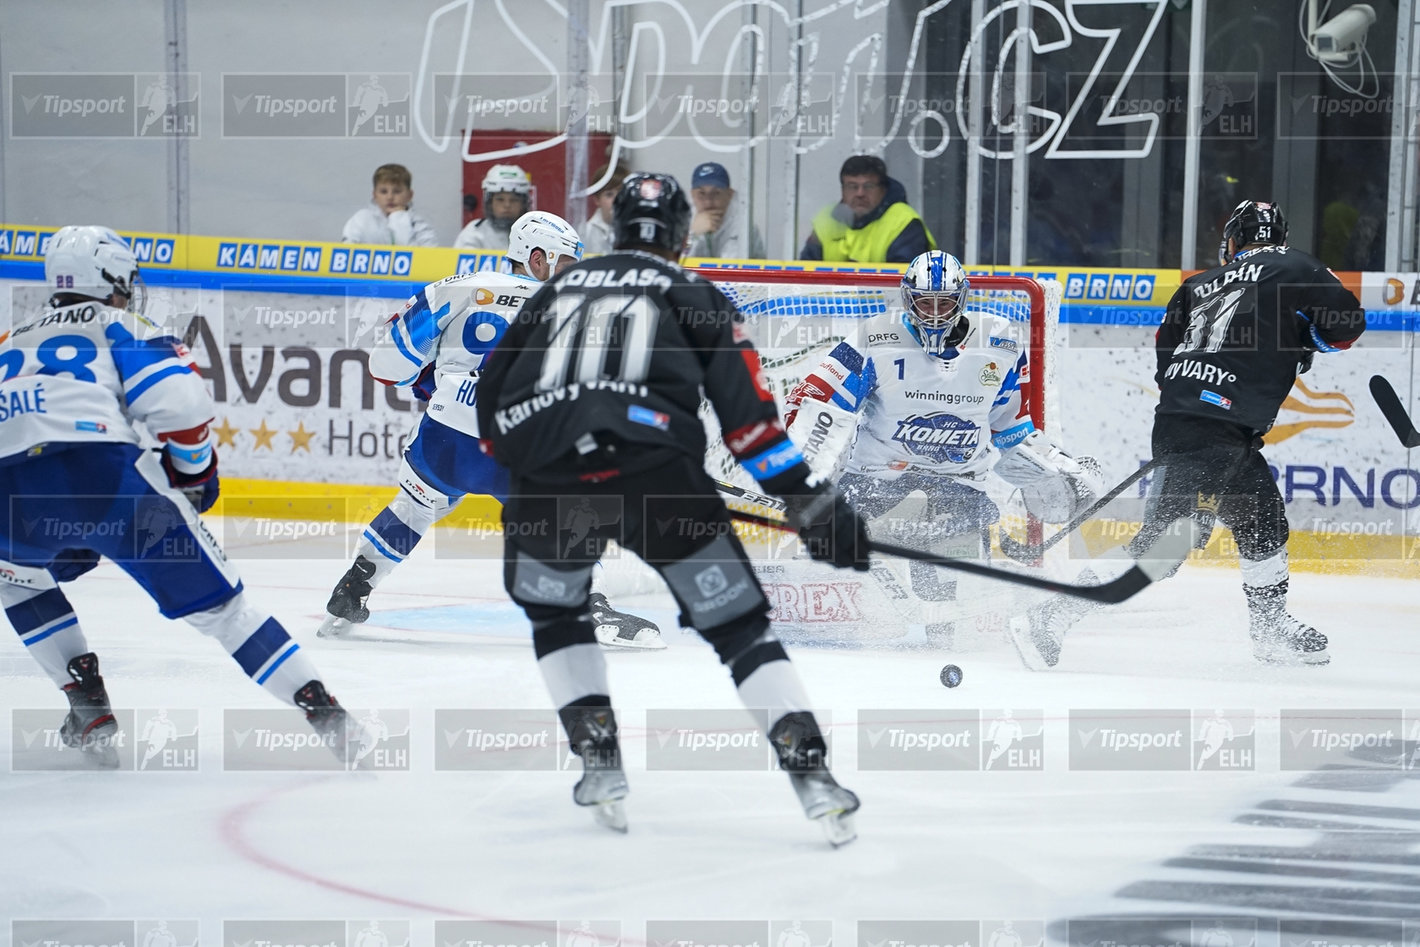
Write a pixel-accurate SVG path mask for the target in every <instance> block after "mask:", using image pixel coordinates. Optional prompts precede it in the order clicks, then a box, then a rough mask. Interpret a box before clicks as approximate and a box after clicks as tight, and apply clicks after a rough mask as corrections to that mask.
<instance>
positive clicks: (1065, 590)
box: [717, 481, 1198, 605]
mask: <svg viewBox="0 0 1420 947" xmlns="http://www.w3.org/2000/svg"><path fill="white" fill-rule="evenodd" d="M717 484H718V486H719V487H720V489H721V490H722V491H723V492H725V493H728V494H730V495H731V496H734V497H737V498H739V499H741V500H745V501H747V502H749V503H753V504H756V505H758V506H767V507H770V508H772V509H780V510H782V509H783V503H781V502H780V501H779V500H777V499H775V498H774V497H767V496H765V495H764V494H762V493H755V492H754V491H752V490H746V489H744V488H743V487H737V486H735V485H734V484H729V483H720V482H718V481H717ZM730 515H731V516H732V517H734V518H735V519H737V520H740V521H742V522H745V523H752V524H754V525H756V526H766V527H768V528H770V529H780V530H785V531H788V532H797V530H795V529H794V528H793V527H792V526H790V525H789V524H787V523H785V522H783V521H781V520H776V519H772V518H771V517H768V516H761V515H759V514H758V513H744V512H741V511H739V510H731V511H730ZM1175 526H1177V524H1175ZM1197 528H1198V527H1197V525H1196V524H1195V523H1194V521H1193V520H1192V518H1191V517H1184V525H1183V527H1182V528H1177V529H1175V528H1170V529H1169V530H1167V531H1166V532H1165V533H1164V535H1163V536H1161V537H1159V539H1158V540H1157V541H1156V542H1155V543H1154V545H1153V546H1151V547H1150V548H1149V551H1148V552H1147V553H1145V554H1144V556H1143V557H1142V558H1140V559H1139V560H1138V561H1137V562H1135V563H1134V565H1132V566H1130V567H1129V571H1127V572H1125V573H1124V574H1123V575H1121V576H1120V577H1119V578H1117V579H1112V580H1110V581H1109V582H1105V583H1104V584H1102V585H1072V584H1071V583H1069V582H1056V581H1054V580H1053V579H1046V578H1041V577H1040V576H1034V575H1026V574H1025V573H1022V572H1012V571H1010V570H1008V569H995V568H992V567H991V566H983V565H982V564H981V563H979V562H970V561H968V560H965V559H952V558H950V557H947V556H936V555H933V554H932V553H930V552H923V551H922V550H920V549H909V548H908V547H906V546H897V545H894V544H892V543H880V542H877V541H875V540H869V542H868V549H869V551H871V552H877V553H882V554H883V555H887V556H897V557H898V558H900V559H915V560H917V561H918V562H926V563H930V564H931V565H934V566H940V567H941V568H943V569H952V570H955V571H957V572H969V573H971V574H972V575H979V576H985V577H986V578H988V579H999V580H1000V581H1002V582H1010V583H1012V584H1015V585H1024V586H1027V587H1028V588H1033V589H1042V590H1044V591H1046V592H1059V593H1060V594H1062V595H1069V596H1073V597H1074V598H1082V599H1087V600H1089V601H1091V602H1104V603H1106V604H1111V605H1112V604H1115V603H1117V602H1123V601H1124V600H1126V599H1128V598H1131V597H1132V596H1134V595H1136V594H1138V593H1139V592H1141V591H1143V590H1144V588H1145V587H1146V586H1148V585H1150V584H1151V583H1153V582H1157V581H1158V580H1159V579H1161V578H1163V577H1164V576H1166V575H1168V574H1169V573H1171V572H1172V571H1173V570H1174V569H1175V568H1177V567H1178V564H1179V563H1181V562H1182V561H1183V560H1184V558H1185V557H1187V555H1188V552H1189V550H1191V549H1192V548H1193V540H1194V534H1195V532H1196V530H1197Z"/></svg>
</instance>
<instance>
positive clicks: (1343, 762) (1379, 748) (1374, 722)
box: [1281, 709, 1412, 770]
mask: <svg viewBox="0 0 1420 947" xmlns="http://www.w3.org/2000/svg"><path fill="white" fill-rule="evenodd" d="M1404 733H1405V721H1404V715H1403V714H1402V713H1401V712H1400V711H1399V710H1354V709H1352V710H1283V711H1282V741H1281V744H1282V764H1281V765H1282V769H1284V770H1291V769H1306V770H1311V769H1320V768H1323V767H1329V768H1341V769H1374V768H1375V767H1378V766H1379V767H1395V768H1397V769H1399V768H1402V767H1404V766H1405V765H1406V764H1407V763H1408V762H1409V759H1410V757H1411V755H1412V754H1411V753H1410V752H1408V751H1407V747H1406V744H1405V740H1404V737H1403V734H1404Z"/></svg>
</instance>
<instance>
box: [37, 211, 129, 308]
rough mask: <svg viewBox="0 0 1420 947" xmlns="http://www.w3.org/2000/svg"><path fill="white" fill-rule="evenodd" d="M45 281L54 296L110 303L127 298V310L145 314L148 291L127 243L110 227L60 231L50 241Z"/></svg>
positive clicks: (75, 228)
mask: <svg viewBox="0 0 1420 947" xmlns="http://www.w3.org/2000/svg"><path fill="white" fill-rule="evenodd" d="M44 280H45V282H46V283H48V284H49V288H50V289H51V290H53V291H54V292H55V293H71V294H73V295H76V296H87V297H89V298H91V299H108V298H109V296H110V295H111V294H113V293H121V294H123V295H124V296H126V297H128V308H129V309H132V310H133V311H134V312H142V311H143V307H144V305H145V304H146V303H147V292H146V287H144V285H143V278H142V276H140V275H139V273H138V260H137V258H136V257H135V256H134V255H133V251H132V250H131V249H130V248H129V246H128V241H126V240H124V239H123V238H122V237H120V236H119V235H118V234H116V233H114V232H113V231H112V230H110V229H109V228H107V227H96V226H72V225H71V226H68V227H61V228H59V230H57V231H56V232H55V233H54V235H53V236H52V237H50V238H49V247H48V249H47V250H46V251H45V254H44Z"/></svg>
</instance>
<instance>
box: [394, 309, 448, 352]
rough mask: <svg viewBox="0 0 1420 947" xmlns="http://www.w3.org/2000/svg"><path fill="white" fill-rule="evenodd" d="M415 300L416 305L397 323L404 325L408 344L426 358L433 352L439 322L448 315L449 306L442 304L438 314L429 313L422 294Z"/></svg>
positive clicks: (437, 336)
mask: <svg viewBox="0 0 1420 947" xmlns="http://www.w3.org/2000/svg"><path fill="white" fill-rule="evenodd" d="M415 298H416V299H418V300H419V303H418V305H417V306H416V307H415V308H414V309H411V310H409V311H408V312H406V313H405V314H404V316H403V318H401V319H400V320H399V321H400V322H402V323H404V328H405V330H406V331H407V332H408V333H409V343H410V345H412V346H414V351H416V352H418V353H419V354H420V355H421V356H422V357H423V358H428V357H429V353H430V352H432V351H434V343H435V342H436V341H438V339H439V320H440V319H442V318H444V317H445V316H447V315H448V314H449V305H450V304H449V303H444V305H443V308H441V309H439V311H438V312H431V311H430V309H429V301H428V300H427V299H426V298H425V297H424V294H423V293H422V292H421V293H418V294H417V295H416V296H415ZM423 358H421V361H422V360H423Z"/></svg>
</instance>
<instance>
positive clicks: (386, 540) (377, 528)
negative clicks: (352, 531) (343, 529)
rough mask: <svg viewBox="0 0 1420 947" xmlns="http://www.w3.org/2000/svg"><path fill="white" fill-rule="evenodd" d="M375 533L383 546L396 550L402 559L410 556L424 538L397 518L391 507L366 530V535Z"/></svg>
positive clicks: (382, 512) (378, 516) (384, 510)
mask: <svg viewBox="0 0 1420 947" xmlns="http://www.w3.org/2000/svg"><path fill="white" fill-rule="evenodd" d="M371 533H374V534H375V535H376V536H378V537H379V542H380V544H381V545H383V546H385V547H386V548H388V549H392V550H394V551H395V552H396V553H398V554H399V556H400V558H403V557H405V556H407V555H409V553H410V551H411V550H413V549H414V547H415V546H417V545H418V544H419V540H420V539H422V538H423V536H422V534H420V533H416V532H415V531H414V530H412V529H410V528H409V525H408V524H407V523H405V522H404V520H402V519H400V518H399V517H398V516H395V515H394V513H393V512H391V511H390V508H389V507H385V508H384V509H383V510H381V511H380V512H379V515H377V516H376V517H375V518H374V520H372V521H371V522H370V525H369V527H368V528H366V530H365V534H366V535H367V536H368V535H369V534H371Z"/></svg>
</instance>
